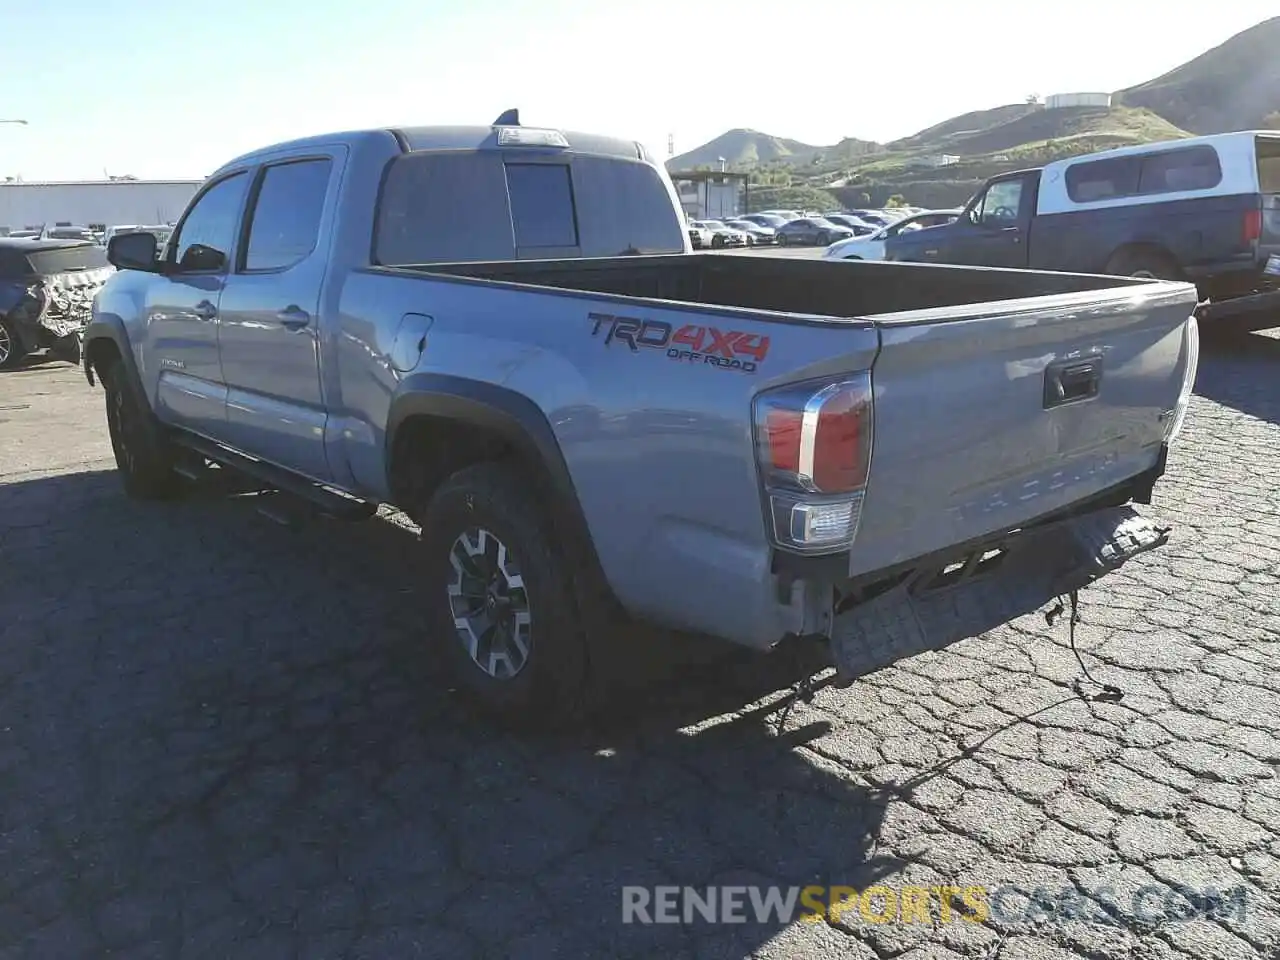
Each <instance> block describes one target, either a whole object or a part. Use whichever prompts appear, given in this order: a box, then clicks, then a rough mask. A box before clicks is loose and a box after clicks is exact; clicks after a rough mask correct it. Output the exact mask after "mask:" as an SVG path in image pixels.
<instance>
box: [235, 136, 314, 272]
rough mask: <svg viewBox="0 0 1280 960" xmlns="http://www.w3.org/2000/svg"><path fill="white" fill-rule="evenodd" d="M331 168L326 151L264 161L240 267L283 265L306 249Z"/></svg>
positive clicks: (310, 245) (305, 253) (302, 256)
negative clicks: (315, 156)
mask: <svg viewBox="0 0 1280 960" xmlns="http://www.w3.org/2000/svg"><path fill="white" fill-rule="evenodd" d="M332 168H333V161H332V160H330V159H329V158H327V157H324V158H321V159H317V160H298V161H294V162H292V163H280V164H276V165H275V166H271V167H267V169H266V171H265V172H264V173H263V175H262V184H261V186H260V187H259V188H258V196H257V199H256V200H255V201H254V205H253V210H252V212H251V213H250V215H249V216H250V218H251V219H250V223H249V243H248V246H247V247H246V249H245V255H244V269H245V270H284V269H287V268H288V267H292V266H293V265H294V264H297V263H301V262H302V261H303V260H305V259H306V258H307V257H308V256H310V255H311V251H312V250H314V249H315V246H316V241H317V240H318V239H319V237H320V218H321V217H322V216H323V214H324V198H325V194H326V193H327V192H328V189H329V173H330V171H331V170H332Z"/></svg>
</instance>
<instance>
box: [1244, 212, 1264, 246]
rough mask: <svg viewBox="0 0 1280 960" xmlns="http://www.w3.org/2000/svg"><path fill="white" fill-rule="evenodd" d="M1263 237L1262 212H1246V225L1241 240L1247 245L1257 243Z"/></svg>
mask: <svg viewBox="0 0 1280 960" xmlns="http://www.w3.org/2000/svg"><path fill="white" fill-rule="evenodd" d="M1261 237H1262V211H1261V210H1246V211H1245V214H1244V225H1243V228H1242V230H1241V235H1240V239H1241V240H1243V241H1244V242H1245V243H1246V244H1249V243H1257V242H1258V240H1259V239H1260V238H1261Z"/></svg>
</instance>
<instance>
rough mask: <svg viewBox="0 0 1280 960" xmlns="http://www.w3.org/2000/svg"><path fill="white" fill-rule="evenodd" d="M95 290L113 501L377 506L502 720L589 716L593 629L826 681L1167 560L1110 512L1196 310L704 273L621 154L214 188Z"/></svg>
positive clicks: (356, 165)
mask: <svg viewBox="0 0 1280 960" xmlns="http://www.w3.org/2000/svg"><path fill="white" fill-rule="evenodd" d="M109 258H110V260H111V262H112V263H113V264H114V265H115V266H116V267H117V268H118V272H117V273H116V275H114V276H113V277H112V278H111V280H110V281H109V282H108V283H107V285H106V287H105V289H104V290H103V291H102V292H101V294H100V295H99V296H98V298H97V300H96V304H95V310H94V314H93V318H92V321H91V323H90V324H89V327H88V329H87V331H86V341H85V350H84V367H85V373H86V376H87V377H88V379H89V382H90V384H92V383H94V378H95V375H96V376H97V377H98V378H100V379H101V381H102V383H103V385H104V388H105V392H106V408H107V411H106V412H107V424H108V427H109V430H110V435H111V441H112V445H113V447H114V450H115V455H116V460H117V463H118V465H119V469H120V472H121V474H122V476H123V481H124V487H125V489H126V491H127V492H128V493H129V494H131V495H133V496H137V497H142V498H156V497H165V496H170V495H172V494H173V493H174V492H175V491H176V490H178V489H179V488H180V485H181V484H182V483H183V482H184V480H183V477H184V476H188V477H189V476H191V475H194V474H198V473H200V472H201V471H210V470H213V469H214V468H215V467H214V465H221V466H222V467H223V468H227V467H229V468H233V470H235V471H240V472H241V473H242V474H247V475H251V476H252V477H255V478H257V480H258V481H259V482H260V483H261V484H262V485H263V486H264V487H265V488H270V489H274V490H278V491H286V492H287V493H288V494H289V495H296V496H297V497H301V498H305V499H306V500H308V501H310V502H311V503H313V504H315V505H317V506H319V507H320V508H321V509H322V510H325V511H328V512H330V513H335V514H343V515H351V516H365V515H369V514H371V513H372V512H373V510H374V509H375V508H376V506H377V505H378V504H382V503H389V504H393V505H396V506H398V507H400V508H402V509H403V510H404V511H405V513H407V514H408V515H409V516H410V517H412V518H413V519H414V520H415V521H416V522H417V523H419V524H420V525H421V528H422V537H421V541H422V548H421V549H422V571H421V576H420V578H419V583H421V585H422V609H423V612H424V617H425V618H426V621H427V622H425V623H424V640H425V641H427V642H430V643H431V644H434V645H436V647H435V649H436V650H437V652H438V654H439V656H441V657H442V658H445V659H447V660H448V661H449V663H450V664H451V665H452V668H453V669H454V670H455V671H456V676H457V679H458V681H459V683H460V684H461V685H463V687H464V688H465V689H467V690H469V691H471V692H472V693H473V694H474V695H475V696H476V697H477V698H478V700H479V702H480V703H481V704H482V705H483V706H486V707H488V708H490V709H491V710H493V711H496V712H497V713H499V714H504V715H519V716H526V717H529V716H545V715H551V714H557V713H561V712H563V711H565V710H569V709H571V708H572V707H573V705H575V704H577V703H580V702H581V694H582V693H583V691H584V690H586V689H588V680H589V678H590V677H591V664H592V656H591V652H592V651H593V650H596V649H598V645H599V644H608V643H610V642H615V640H616V638H617V637H618V636H619V635H620V634H619V633H618V632H617V631H615V630H612V629H610V626H609V625H610V624H613V623H616V622H617V620H616V617H618V616H619V615H629V616H632V617H635V618H639V619H643V620H645V621H649V622H653V623H656V624H659V625H663V626H666V627H671V628H679V629H684V630H690V631H696V632H700V633H705V634H712V635H716V636H719V637H723V638H727V639H729V640H732V641H736V642H738V643H742V644H747V645H750V646H752V647H755V648H759V649H761V650H767V649H770V648H772V647H774V646H775V645H777V644H778V643H779V642H780V641H784V640H787V639H788V638H796V637H803V638H808V640H809V641H810V642H812V640H813V639H814V638H822V639H823V640H825V641H826V642H828V643H829V646H830V650H831V653H832V660H833V662H834V664H835V666H837V667H838V669H839V673H840V676H841V677H844V678H852V677H854V676H857V675H860V674H863V673H865V672H866V671H867V670H870V669H874V668H875V667H877V666H879V665H881V664H883V663H886V662H889V661H892V660H893V659H896V658H899V657H902V656H907V655H909V654H912V653H915V652H917V651H920V650H925V649H931V648H937V647H941V646H944V645H946V644H949V643H953V642H955V641H957V640H960V639H962V638H964V637H968V636H973V635H976V634H978V633H981V632H983V631H984V630H988V629H991V628H993V627H995V626H997V625H999V624H1001V623H1004V622H1007V621H1009V620H1011V619H1013V618H1014V617H1017V616H1019V615H1022V614H1025V613H1028V612H1032V611H1035V610H1037V609H1039V608H1041V607H1042V606H1044V605H1045V604H1046V603H1048V602H1051V601H1053V600H1054V599H1055V598H1056V597H1059V596H1063V595H1070V594H1072V592H1073V591H1075V590H1078V589H1079V588H1081V587H1083V586H1085V585H1087V584H1088V583H1089V582H1091V581H1092V580H1094V579H1096V578H1097V577H1098V576H1101V575H1102V574H1104V573H1106V572H1107V571H1108V570H1111V569H1114V567H1116V566H1118V565H1119V564H1120V563H1122V562H1124V561H1125V560H1127V559H1129V558H1130V557H1132V556H1133V555H1135V554H1137V553H1140V552H1142V551H1143V550H1147V549H1150V548H1151V547H1153V546H1158V545H1159V544H1160V543H1162V542H1163V541H1164V539H1165V537H1166V536H1167V531H1165V530H1163V529H1160V528H1158V527H1156V526H1155V525H1153V524H1152V523H1150V522H1149V521H1147V520H1145V519H1143V518H1142V517H1141V516H1139V515H1138V513H1137V512H1136V511H1135V510H1134V508H1133V506H1132V504H1133V503H1135V502H1137V503H1144V504H1145V503H1150V501H1151V496H1152V489H1153V486H1154V484H1155V483H1156V481H1157V479H1158V478H1159V477H1160V476H1161V474H1162V473H1163V472H1164V469H1165V457H1166V451H1167V445H1168V444H1169V443H1170V442H1171V441H1172V440H1173V439H1174V438H1175V437H1176V436H1177V434H1178V432H1179V430H1180V428H1181V424H1182V421H1183V417H1184V413H1185V410H1186V406H1187V401H1188V397H1189V395H1190V392H1191V387H1192V382H1193V380H1194V376H1195V369H1196V360H1197V350H1198V339H1197V331H1196V325H1195V321H1194V320H1193V319H1190V318H1191V315H1192V311H1193V308H1194V307H1195V304H1196V294H1195V290H1194V288H1193V287H1191V286H1190V285H1188V284H1182V283H1171V282H1163V281H1150V280H1132V279H1119V278H1114V277H1095V276H1083V275H1072V274H1055V273H1043V272H1032V271H1014V270H993V269H985V268H965V267H943V266H924V265H909V264H879V263H845V262H823V261H819V260H812V261H810V260H800V259H790V258H782V257H769V256H742V255H734V254H711V253H706V254H697V253H693V252H692V251H691V250H690V249H689V240H688V235H687V232H686V230H685V227H684V220H683V217H682V215H681V212H680V208H679V205H678V198H677V196H676V194H675V191H674V190H673V189H672V185H671V182H670V180H669V179H668V178H667V176H666V174H665V173H664V171H663V169H662V167H661V166H660V165H659V164H658V163H656V162H655V161H654V160H652V159H651V158H650V157H649V156H648V154H647V153H646V151H645V150H644V148H643V147H641V146H640V145H638V144H637V143H635V142H631V141H625V140H617V139H609V138H603V137H598V136H590V135H585V134H577V133H565V132H562V131H558V130H546V129H535V128H530V127H527V126H522V125H520V124H519V122H518V117H516V116H514V115H504V117H502V118H500V120H499V122H498V123H496V124H495V125H493V126H490V127H468V128H453V127H448V128H420V129H397V130H369V131H363V132H355V133H344V134H335V135H333V136H325V137H317V138H314V139H307V140H302V141H297V142H292V143H286V144H282V145H278V146H273V147H270V148H267V149H264V150H261V151H258V152H256V153H252V154H249V155H247V156H243V157H240V158H238V159H236V160H233V161H232V162H230V163H228V164H227V165H226V166H224V167H223V168H222V169H220V170H219V171H217V173H215V174H214V175H213V176H212V177H211V178H210V179H209V181H208V182H207V183H206V184H205V185H204V186H203V188H202V189H201V190H200V191H199V193H198V194H197V195H196V197H195V198H194V199H193V200H192V202H191V205H190V207H189V208H188V209H187V211H186V212H185V213H184V215H183V217H182V219H181V220H180V222H179V223H178V225H177V227H176V229H175V230H174V232H173V234H172V236H171V237H170V238H169V240H168V242H167V244H166V245H165V248H164V250H163V251H161V252H158V251H157V244H156V243H155V241H154V238H152V237H150V236H149V235H147V234H145V233H140V234H138V233H135V234H131V235H125V236H120V237H116V238H114V239H113V240H112V241H111V244H110V247H109Z"/></svg>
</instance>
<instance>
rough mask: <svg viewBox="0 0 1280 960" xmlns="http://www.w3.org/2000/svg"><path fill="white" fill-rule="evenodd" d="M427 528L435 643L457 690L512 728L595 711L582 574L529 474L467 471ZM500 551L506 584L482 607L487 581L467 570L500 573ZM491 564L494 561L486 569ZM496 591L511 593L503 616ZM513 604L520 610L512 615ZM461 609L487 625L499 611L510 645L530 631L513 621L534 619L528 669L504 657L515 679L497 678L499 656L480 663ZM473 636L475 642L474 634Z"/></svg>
mask: <svg viewBox="0 0 1280 960" xmlns="http://www.w3.org/2000/svg"><path fill="white" fill-rule="evenodd" d="M421 525H422V546H423V549H424V550H425V551H426V568H427V569H426V577H425V582H426V584H427V587H426V589H427V596H426V604H425V608H426V610H427V613H428V617H429V620H428V626H429V629H430V631H431V641H432V642H433V643H435V644H437V645H438V647H439V651H440V654H441V656H442V658H443V659H444V661H445V663H446V664H447V665H448V667H449V671H450V674H451V676H452V678H453V680H454V681H455V683H456V684H457V687H458V688H459V689H460V690H462V691H463V692H464V693H465V694H466V696H467V697H468V699H469V700H470V701H471V702H472V703H473V704H474V705H475V706H477V707H479V708H480V710H481V711H483V712H484V713H485V714H487V715H488V716H489V717H490V718H492V719H494V720H497V721H499V722H500V723H503V724H519V725H520V726H523V727H532V726H537V727H543V728H545V727H548V726H556V725H559V724H561V723H563V722H565V721H567V720H571V719H576V718H577V717H579V716H580V715H581V714H582V713H583V711H584V709H585V708H586V707H587V700H586V693H587V690H588V679H589V674H590V670H589V663H588V656H587V630H586V624H585V623H584V619H583V617H582V614H581V611H580V607H579V604H578V602H577V597H576V594H575V590H574V577H573V567H572V565H571V562H570V558H569V557H567V556H565V552H564V550H563V549H562V548H561V547H559V546H558V545H557V544H556V543H555V541H554V539H553V536H552V533H551V529H550V524H549V523H548V521H547V519H546V517H545V515H544V513H543V511H542V509H541V508H540V507H539V504H538V501H537V499H536V498H535V497H534V495H533V492H532V491H531V490H530V488H529V483H528V481H527V480H525V479H524V478H523V476H522V474H521V472H520V471H519V470H518V469H517V468H516V467H515V466H514V465H513V464H508V463H503V462H488V463H480V464H475V465H473V466H470V467H466V468H464V469H462V470H460V471H458V472H457V473H455V474H454V475H453V476H452V477H450V478H449V479H448V480H446V481H445V482H444V483H443V484H441V485H440V487H439V488H438V489H437V490H436V492H435V494H434V495H433V496H432V497H431V500H430V502H429V503H428V504H427V505H426V507H425V509H424V510H423V512H422V518H421ZM464 538H465V539H466V541H467V542H466V543H465V544H463V543H462V541H463V539H464ZM498 547H502V548H505V550H506V556H507V559H508V568H507V570H506V576H502V575H498V576H495V577H494V578H493V583H491V584H490V585H489V588H488V589H486V590H485V591H483V592H484V593H485V594H486V600H485V601H483V602H482V601H479V599H478V592H479V585H480V583H481V580H482V578H480V577H470V576H464V575H463V572H462V569H463V567H467V566H471V565H472V562H473V561H474V562H475V566H476V567H480V566H485V565H487V566H489V567H491V568H496V566H497V564H496V558H497V556H498V553H497V549H498ZM455 551H461V553H460V554H459V555H458V556H459V566H458V567H455V565H454V562H453V561H454V556H455ZM473 551H478V552H476V553H474V554H473ZM463 557H465V561H464V560H463ZM481 559H484V560H485V563H480V562H479V561H480V560H481ZM512 561H514V563H512ZM511 570H515V571H518V574H519V577H520V584H521V587H520V588H517V589H512V588H511V579H512V574H511ZM455 583H456V585H457V587H458V589H462V588H464V587H466V586H468V585H469V586H470V587H471V589H472V590H473V591H476V592H477V599H476V601H475V602H474V604H467V602H466V599H465V598H463V597H457V598H451V594H450V588H451V586H454V585H455ZM495 592H498V593H505V600H503V599H499V600H498V601H497V602H498V606H497V607H496V608H495V606H494V601H493V600H489V599H488V595H492V594H494V593H495ZM504 602H505V603H507V604H510V606H508V607H507V608H505V609H503V607H502V604H503V603H504ZM455 603H456V604H457V605H458V609H459V611H460V612H461V613H462V615H463V617H464V618H465V616H466V612H465V608H466V607H468V606H470V607H471V609H474V610H476V611H477V612H476V613H475V614H474V616H477V617H479V616H480V615H481V614H480V610H481V609H482V608H483V610H485V611H486V616H487V617H489V618H492V617H493V616H494V614H493V613H492V612H490V611H493V610H494V609H497V611H498V613H497V616H500V617H504V618H510V619H507V620H506V622H507V625H508V628H509V630H508V632H505V633H503V634H501V636H502V637H509V636H511V635H512V633H516V632H520V629H521V628H519V627H515V626H513V620H514V618H515V616H516V614H518V613H519V612H521V611H523V612H525V613H527V615H528V620H527V626H526V627H525V628H524V632H523V640H524V644H525V651H526V652H525V659H524V661H523V663H522V665H521V666H519V667H518V668H515V669H512V668H513V667H514V660H515V657H514V656H507V657H504V658H503V659H504V660H505V662H506V666H505V668H503V669H502V670H500V671H499V672H505V673H507V674H508V675H505V676H497V675H496V673H495V672H493V667H494V663H495V661H494V659H493V655H492V654H491V655H490V657H489V658H485V657H484V654H483V650H479V656H477V657H473V655H472V653H471V651H470V650H469V649H468V647H467V642H466V640H464V634H463V632H462V629H461V628H459V627H458V626H456V625H455V609H454V604H455ZM485 603H488V606H485V605H484V604H485ZM513 611H514V612H513ZM467 629H468V631H469V632H471V634H472V636H474V632H473V631H472V628H471V627H468V628H467ZM482 629H483V628H482ZM494 636H495V635H494V634H493V633H491V632H489V631H488V630H484V632H483V633H482V634H481V640H480V641H477V644H478V647H483V646H484V640H485V638H488V639H489V642H490V643H492V642H493V641H492V638H493V637H494ZM495 646H497V647H499V648H501V649H505V650H506V651H507V653H508V654H516V653H518V651H517V649H516V648H515V647H514V646H512V645H510V644H503V643H499V644H497V645H495ZM490 649H492V648H490ZM481 659H487V660H488V662H489V665H490V669H486V668H485V667H482V666H481V664H480V660H481ZM508 671H509V672H508Z"/></svg>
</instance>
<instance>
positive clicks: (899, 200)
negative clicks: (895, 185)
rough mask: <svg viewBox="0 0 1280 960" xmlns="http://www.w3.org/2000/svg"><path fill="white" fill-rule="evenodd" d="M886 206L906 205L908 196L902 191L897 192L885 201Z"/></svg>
mask: <svg viewBox="0 0 1280 960" xmlns="http://www.w3.org/2000/svg"><path fill="white" fill-rule="evenodd" d="M884 205H885V206H886V207H905V206H906V205H907V198H906V197H904V196H903V195H902V194H900V193H895V194H894V195H893V196H892V197H890V198H889V199H888V200H886V201H885V202H884Z"/></svg>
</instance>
